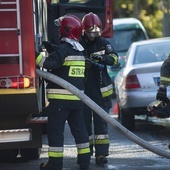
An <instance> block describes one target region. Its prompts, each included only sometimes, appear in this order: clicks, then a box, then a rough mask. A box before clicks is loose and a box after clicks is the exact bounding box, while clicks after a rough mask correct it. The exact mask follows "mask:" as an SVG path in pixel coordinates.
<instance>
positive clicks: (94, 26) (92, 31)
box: [82, 12, 102, 37]
mask: <svg viewBox="0 0 170 170" xmlns="http://www.w3.org/2000/svg"><path fill="white" fill-rule="evenodd" d="M82 25H83V31H84V32H85V33H86V34H89V35H90V36H92V37H98V36H100V35H101V34H102V22H101V20H100V19H99V17H98V16H97V15H96V14H94V13H92V12H90V13H88V14H86V15H85V16H84V17H83V19H82Z"/></svg>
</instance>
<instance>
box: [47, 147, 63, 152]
mask: <svg viewBox="0 0 170 170" xmlns="http://www.w3.org/2000/svg"><path fill="white" fill-rule="evenodd" d="M63 150H64V148H63V147H51V146H50V147H49V148H48V151H49V152H63Z"/></svg>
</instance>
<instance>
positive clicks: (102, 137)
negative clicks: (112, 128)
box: [95, 134, 109, 139]
mask: <svg viewBox="0 0 170 170" xmlns="http://www.w3.org/2000/svg"><path fill="white" fill-rule="evenodd" d="M108 138H109V136H108V135H107V134H106V135H95V139H108Z"/></svg>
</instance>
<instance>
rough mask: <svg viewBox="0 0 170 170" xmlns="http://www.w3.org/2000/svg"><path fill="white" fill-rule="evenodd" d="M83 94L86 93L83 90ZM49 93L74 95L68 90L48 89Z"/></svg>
mask: <svg viewBox="0 0 170 170" xmlns="http://www.w3.org/2000/svg"><path fill="white" fill-rule="evenodd" d="M81 92H84V91H83V90H81ZM47 93H53V94H69V95H70V94H71V95H73V93H71V92H70V91H68V90H66V89H47Z"/></svg>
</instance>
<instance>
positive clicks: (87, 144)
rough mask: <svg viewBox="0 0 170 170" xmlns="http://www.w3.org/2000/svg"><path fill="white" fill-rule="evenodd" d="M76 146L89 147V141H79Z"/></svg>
mask: <svg viewBox="0 0 170 170" xmlns="http://www.w3.org/2000/svg"><path fill="white" fill-rule="evenodd" d="M76 146H77V148H79V149H80V148H87V147H89V142H86V143H80V144H77V145H76Z"/></svg>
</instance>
